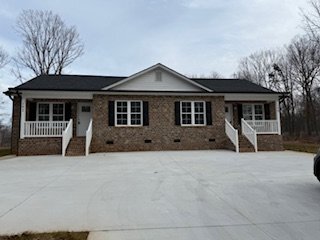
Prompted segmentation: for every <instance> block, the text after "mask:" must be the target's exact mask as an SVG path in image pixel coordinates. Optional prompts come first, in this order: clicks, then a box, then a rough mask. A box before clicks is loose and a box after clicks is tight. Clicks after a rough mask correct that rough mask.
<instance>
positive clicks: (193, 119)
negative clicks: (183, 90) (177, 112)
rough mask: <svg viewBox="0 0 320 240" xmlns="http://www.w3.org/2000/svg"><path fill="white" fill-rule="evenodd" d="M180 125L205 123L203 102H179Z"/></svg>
mask: <svg viewBox="0 0 320 240" xmlns="http://www.w3.org/2000/svg"><path fill="white" fill-rule="evenodd" d="M181 125H185V126H188V125H190V126H192V125H205V105H204V102H193V101H190V102H187V101H183V102H181Z"/></svg>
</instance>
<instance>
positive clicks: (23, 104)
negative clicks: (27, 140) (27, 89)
mask: <svg viewBox="0 0 320 240" xmlns="http://www.w3.org/2000/svg"><path fill="white" fill-rule="evenodd" d="M20 109H21V112H20V138H21V139H23V138H24V123H25V121H26V98H25V97H22V98H21V107H20Z"/></svg>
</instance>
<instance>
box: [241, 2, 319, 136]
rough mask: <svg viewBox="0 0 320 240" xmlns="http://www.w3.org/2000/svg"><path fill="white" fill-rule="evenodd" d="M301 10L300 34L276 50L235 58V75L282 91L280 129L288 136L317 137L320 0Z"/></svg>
mask: <svg viewBox="0 0 320 240" xmlns="http://www.w3.org/2000/svg"><path fill="white" fill-rule="evenodd" d="M310 5H311V10H310V12H304V11H302V15H303V20H302V22H303V24H302V25H303V27H302V28H303V33H302V34H301V35H298V36H296V37H294V38H293V39H292V40H291V42H290V43H289V44H287V45H285V46H283V47H281V48H278V49H269V50H262V51H258V52H255V53H252V54H250V55H249V56H247V57H244V58H242V59H241V60H240V61H239V65H238V70H237V72H236V73H235V77H238V78H244V79H248V80H250V81H252V82H254V83H257V84H259V85H261V86H264V87H267V88H270V89H273V90H275V91H279V92H285V93H286V97H285V98H282V100H281V113H282V129H283V132H284V134H286V135H288V136H291V137H306V136H308V137H312V136H319V131H320V0H317V1H311V2H310Z"/></svg>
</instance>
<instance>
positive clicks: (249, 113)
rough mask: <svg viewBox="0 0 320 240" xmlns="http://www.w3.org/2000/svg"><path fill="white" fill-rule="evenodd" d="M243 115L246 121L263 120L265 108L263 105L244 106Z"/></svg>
mask: <svg viewBox="0 0 320 240" xmlns="http://www.w3.org/2000/svg"><path fill="white" fill-rule="evenodd" d="M242 114H243V118H244V120H263V119H264V106H263V104H243V106H242Z"/></svg>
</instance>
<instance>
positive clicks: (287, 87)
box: [269, 52, 297, 135]
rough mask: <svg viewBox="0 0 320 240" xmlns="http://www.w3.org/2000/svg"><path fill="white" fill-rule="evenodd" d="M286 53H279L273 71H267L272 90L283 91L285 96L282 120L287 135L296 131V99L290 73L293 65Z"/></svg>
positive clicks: (293, 81) (292, 78) (293, 82)
mask: <svg viewBox="0 0 320 240" xmlns="http://www.w3.org/2000/svg"><path fill="white" fill-rule="evenodd" d="M285 54H286V53H283V52H282V53H281V57H280V59H279V61H278V62H277V63H274V64H273V71H272V72H271V73H269V79H270V82H272V85H273V86H274V90H277V91H278V92H285V93H286V94H288V96H287V97H285V98H283V99H282V102H281V105H282V115H283V116H282V122H283V123H284V124H283V126H284V131H286V132H288V133H289V135H293V134H294V133H295V131H296V127H295V122H296V121H295V109H296V99H295V93H297V92H296V90H297V89H296V87H295V80H294V77H293V74H292V72H293V71H292V70H293V66H292V64H291V63H290V62H289V61H288V59H287V57H286V55H285Z"/></svg>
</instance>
